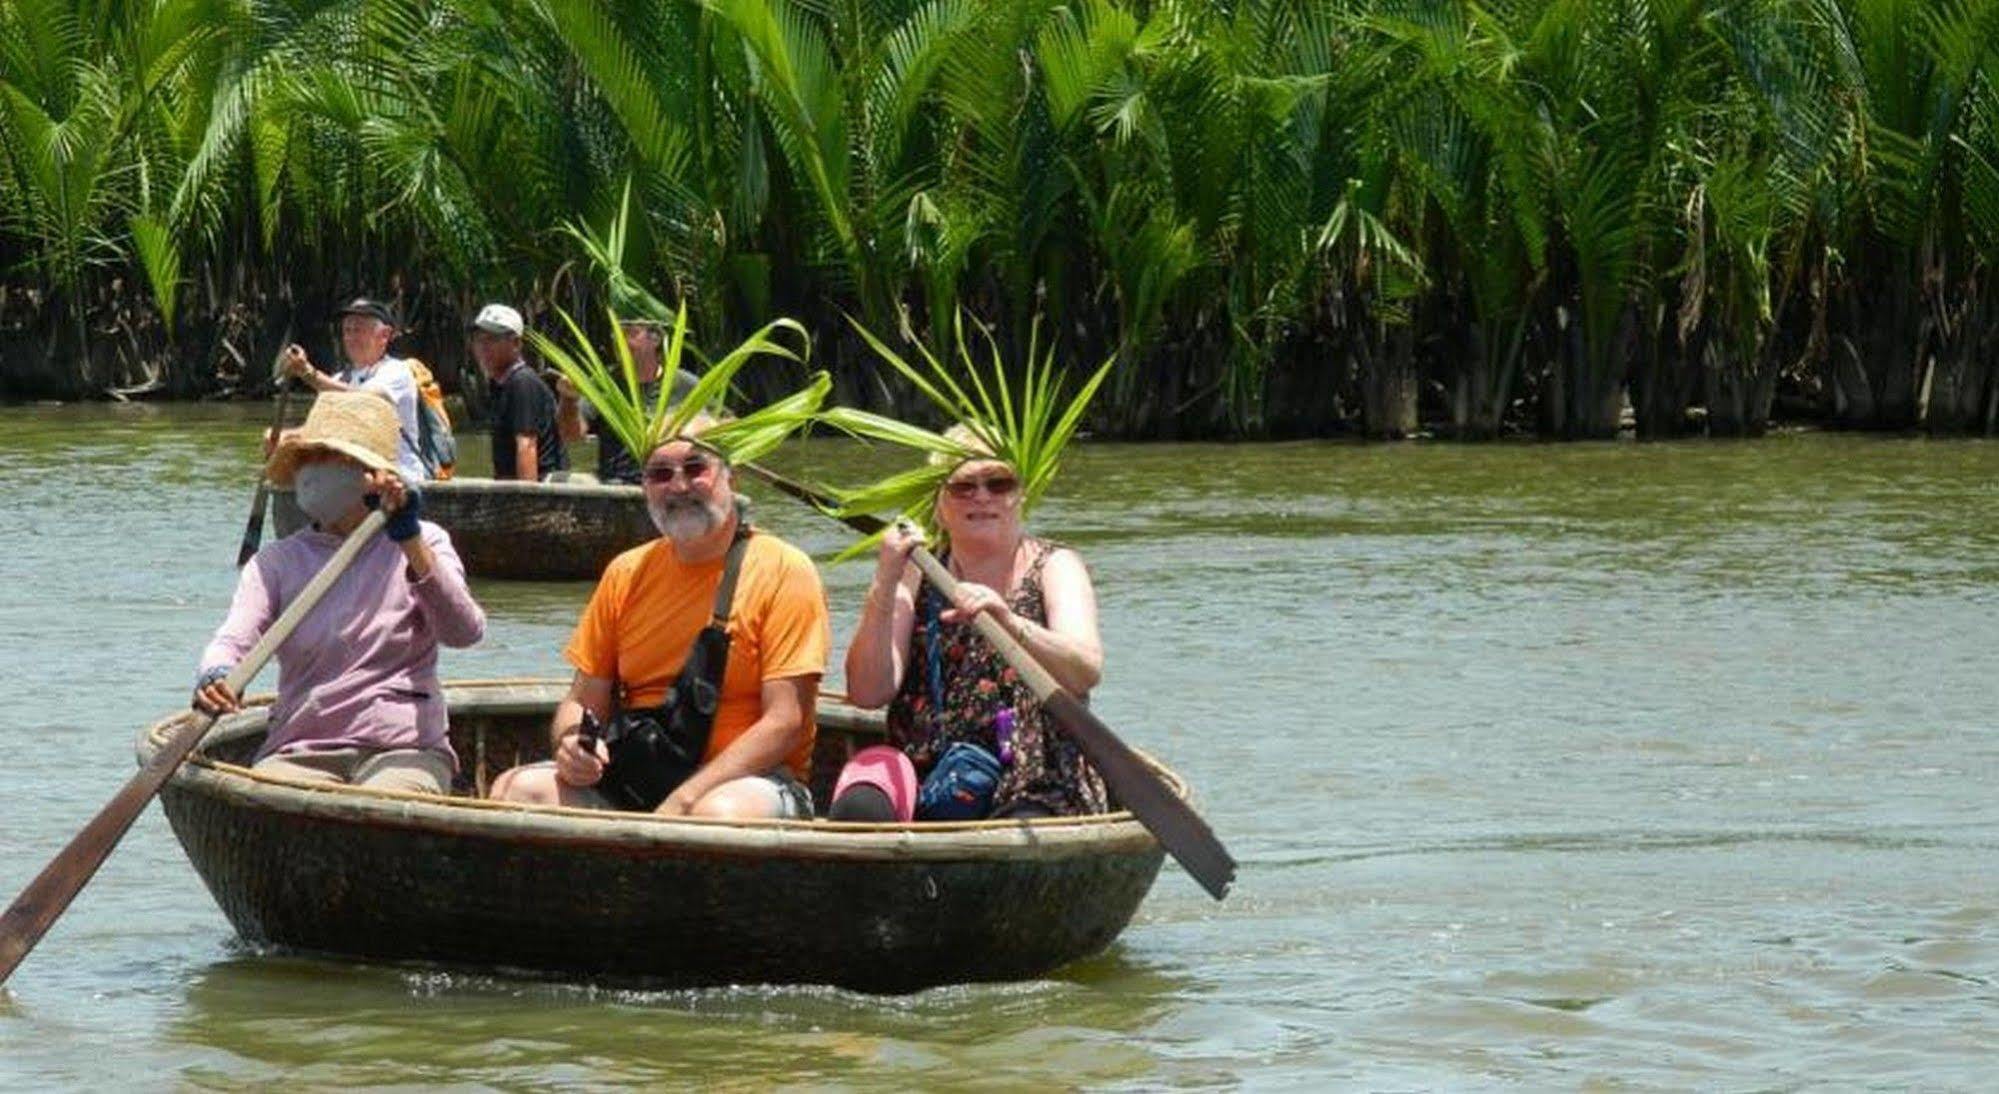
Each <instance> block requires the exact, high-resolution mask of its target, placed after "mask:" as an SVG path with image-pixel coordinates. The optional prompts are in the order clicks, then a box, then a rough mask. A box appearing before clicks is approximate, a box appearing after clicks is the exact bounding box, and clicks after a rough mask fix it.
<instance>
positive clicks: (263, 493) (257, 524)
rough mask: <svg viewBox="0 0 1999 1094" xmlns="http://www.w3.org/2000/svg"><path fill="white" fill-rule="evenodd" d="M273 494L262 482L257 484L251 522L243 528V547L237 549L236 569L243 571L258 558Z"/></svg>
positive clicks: (251, 508) (251, 507)
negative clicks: (265, 516)
mask: <svg viewBox="0 0 1999 1094" xmlns="http://www.w3.org/2000/svg"><path fill="white" fill-rule="evenodd" d="M270 499H271V493H270V490H269V488H267V487H266V486H265V485H264V483H263V482H262V481H259V482H258V483H257V497H256V500H255V501H252V502H251V503H250V522H249V523H248V524H247V525H245V526H244V528H243V545H242V546H241V547H239V548H237V549H236V568H237V569H239V570H240V569H242V568H243V567H244V566H246V565H248V564H249V562H250V560H251V559H253V558H255V557H257V548H258V547H259V546H261V545H262V544H263V542H264V509H265V507H266V506H268V505H269V504H270Z"/></svg>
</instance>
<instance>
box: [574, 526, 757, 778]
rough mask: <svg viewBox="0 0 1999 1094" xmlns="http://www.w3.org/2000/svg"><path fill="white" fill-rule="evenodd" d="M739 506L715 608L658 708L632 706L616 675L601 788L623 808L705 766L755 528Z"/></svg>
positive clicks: (726, 669) (612, 687)
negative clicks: (745, 559) (626, 703)
mask: <svg viewBox="0 0 1999 1094" xmlns="http://www.w3.org/2000/svg"><path fill="white" fill-rule="evenodd" d="M740 514H741V511H740V510H738V523H737V525H736V534H735V537H734V538H733V539H731V540H730V541H729V550H728V554H727V555H726V556H725V558H724V560H723V563H722V581H721V584H720V585H719V586H717V588H716V590H715V610H714V613H713V616H712V618H711V619H710V620H709V622H708V625H707V626H705V627H703V628H702V629H701V630H700V631H699V632H698V633H697V634H696V635H695V636H694V642H693V644H692V645H691V646H690V647H689V648H688V651H687V657H686V658H685V660H683V661H682V662H681V666H680V672H679V673H678V674H676V676H675V678H674V681H673V685H672V686H671V687H670V688H669V689H668V690H667V694H666V701H665V702H664V703H663V704H662V705H660V706H659V707H657V708H655V709H652V710H629V711H628V710H624V709H622V708H623V702H622V699H623V697H622V695H621V694H620V693H621V691H622V687H621V685H620V684H619V683H618V681H617V680H616V678H613V679H612V681H611V718H610V721H609V722H608V723H607V725H606V734H607V741H608V743H609V746H610V753H611V763H610V765H609V766H608V767H607V768H606V769H605V771H604V777H603V779H602V780H601V781H600V782H599V784H598V785H599V788H600V790H601V791H602V792H603V793H605V794H606V795H607V796H609V797H610V798H611V799H612V800H613V801H615V802H617V803H619V804H620V805H621V806H622V807H623V808H627V809H635V810H642V811H649V810H651V809H652V808H653V807H654V806H656V805H658V804H659V802H660V801H661V800H663V799H664V798H665V797H666V795H668V794H669V793H671V792H672V791H673V788H674V787H676V786H678V785H680V783H681V782H682V781H684V780H685V779H687V778H688V777H689V776H691V775H692V774H694V772H695V771H696V770H697V769H699V767H700V766H701V763H702V758H703V756H705V755H706V753H707V749H708V740H709V737H710V735H711V734H712V733H713V731H714V728H715V714H716V712H717V711H718V710H719V709H720V707H721V697H722V678H723V676H724V674H726V673H727V671H728V665H729V645H730V643H729V615H730V612H731V610H732V608H733V607H734V601H735V598H736V579H737V578H738V577H739V576H740V575H741V572H742V565H743V557H744V555H745V554H746V553H747V551H748V549H749V542H750V536H751V534H752V532H753V530H752V529H751V528H750V525H749V522H748V521H747V520H743V519H742V518H741V515H740Z"/></svg>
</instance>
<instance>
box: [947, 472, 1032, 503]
mask: <svg viewBox="0 0 1999 1094" xmlns="http://www.w3.org/2000/svg"><path fill="white" fill-rule="evenodd" d="M981 486H983V487H985V488H986V493H988V494H991V495H992V496H993V497H996V498H1003V497H1006V496H1007V495H1008V494H1011V493H1013V492H1014V491H1015V490H1018V489H1020V480H1019V479H1016V478H1014V477H1013V476H1012V475H988V476H986V477H985V478H982V479H952V480H951V481H949V482H947V483H945V484H944V489H945V490H946V491H948V492H949V493H950V495H951V496H952V497H954V498H969V497H971V496H973V495H974V494H977V493H978V492H979V487H981Z"/></svg>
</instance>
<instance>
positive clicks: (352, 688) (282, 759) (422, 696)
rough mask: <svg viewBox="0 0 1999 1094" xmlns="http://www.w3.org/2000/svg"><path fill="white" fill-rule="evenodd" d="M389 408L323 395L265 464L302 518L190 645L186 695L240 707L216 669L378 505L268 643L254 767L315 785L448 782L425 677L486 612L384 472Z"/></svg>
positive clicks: (435, 692) (390, 447) (262, 555)
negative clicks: (318, 587) (342, 563)
mask: <svg viewBox="0 0 1999 1094" xmlns="http://www.w3.org/2000/svg"><path fill="white" fill-rule="evenodd" d="M396 437H397V425H396V415H395V411H394V409H393V408H391V407H390V406H389V404H388V403H387V402H386V401H385V400H383V399H382V398H381V397H380V396H377V395H374V394H372V393H366V392H354V393H340V392H329V393H326V394H323V395H321V396H320V397H319V398H318V399H317V400H316V401H315V402H314V403H313V406H312V412H311V414H309V415H307V417H306V420H305V425H304V426H302V427H300V428H299V429H298V430H297V431H296V432H294V433H291V434H289V435H287V436H286V437H285V439H284V441H283V442H282V443H280V444H279V445H278V448H277V451H276V452H274V453H272V455H271V462H270V464H269V466H268V467H267V468H266V469H265V475H266V476H267V477H268V478H269V479H270V481H271V482H272V483H273V484H275V485H278V486H292V487H293V488H294V489H295V490H296V491H297V495H298V502H299V507H300V508H301V509H303V510H305V513H306V515H307V516H308V517H310V518H311V519H312V526H311V527H310V528H307V529H303V530H301V531H299V532H297V533H295V534H293V535H290V536H287V537H285V538H284V539H281V540H278V541H277V542H275V543H271V544H268V545H266V546H265V547H264V548H263V549H262V550H260V551H258V552H257V555H256V557H255V558H253V559H251V560H250V563H249V565H247V566H245V567H243V575H242V577H241V579H240V580H238V582H237V583H236V598H235V600H234V601H233V602H232V603H231V604H230V605H229V615H228V617H227V618H226V619H224V620H223V621H222V626H221V627H220V628H219V629H217V630H216V632H215V637H214V638H212V639H210V640H209V643H208V648H207V649H205V650H203V651H202V655H201V669H200V673H199V676H198V677H197V679H196V683H195V693H194V701H195V705H196V706H198V707H201V708H203V709H205V710H209V711H214V712H217V713H225V712H229V711H234V710H240V709H241V704H240V702H239V700H240V696H237V695H234V694H232V693H231V692H230V690H229V686H228V684H227V683H226V682H225V681H224V679H223V678H224V677H226V676H228V675H229V671H230V670H231V669H232V668H234V667H235V665H236V663H237V662H238V661H239V660H241V659H242V657H243V655H244V654H245V653H247V652H249V649H250V647H251V646H253V645H255V644H256V642H257V639H258V637H259V636H260V635H262V634H263V632H264V629H265V628H266V627H269V626H270V625H271V623H272V622H274V621H275V620H276V619H277V618H278V615H279V613H281V612H283V611H284V609H285V606H286V605H287V604H289V603H290V602H291V600H292V598H294V597H296V596H297V595H298V594H299V593H300V591H302V590H303V589H304V588H305V586H306V583H307V582H309V581H311V580H312V577H313V575H314V574H316V573H318V572H319V569H320V567H321V566H323V565H325V563H326V561H327V559H328V558H330V557H332V555H333V552H334V551H335V550H336V549H337V548H338V547H339V546H340V544H341V541H342V540H344V539H345V538H346V536H347V533H348V532H351V531H352V530H353V529H354V528H355V527H356V526H357V525H359V524H360V523H361V521H362V519H363V518H365V517H366V516H367V513H368V506H369V504H370V503H371V502H374V503H378V504H380V505H381V507H382V509H383V510H384V511H385V512H387V513H388V514H389V521H388V523H387V525H385V526H384V529H383V531H384V533H385V535H384V536H383V537H382V538H379V539H376V540H374V541H373V542H371V543H369V544H368V545H367V546H366V547H364V548H362V550H361V553H360V554H359V555H357V556H356V557H355V559H354V562H353V564H352V565H351V566H350V567H349V568H348V571H347V573H345V574H343V575H342V576H341V578H340V580H339V581H337V582H335V583H334V585H333V587H332V588H331V589H329V590H328V591H327V593H326V597H325V599H323V600H321V601H320V602H319V605H318V607H316V608H314V609H313V611H312V613H311V614H310V615H308V616H307V617H306V618H305V619H304V620H302V621H301V622H300V623H299V626H298V629H296V630H294V631H293V632H292V634H291V637H289V638H287V639H286V640H285V642H284V643H283V644H282V645H280V646H279V647H278V667H279V674H278V699H277V702H276V703H275V704H273V705H272V707H271V716H270V727H269V730H268V732H267V733H266V735H265V737H264V743H263V747H262V748H260V749H258V751H257V758H256V770H257V771H259V772H262V773H264V774H269V775H278V776H281V777H284V778H288V779H300V780H306V781H311V782H344V783H352V784H354V785H357V786H367V787H374V788H383V789H391V790H412V791H425V792H430V793H438V794H442V793H445V792H446V791H448V790H449V789H450V786H451V779H452V775H453V773H454V772H455V771H456V770H457V768H458V760H457V757H456V756H455V755H454V754H453V753H452V751H451V743H450V741H449V739H448V738H447V736H446V732H445V731H446V728H447V726H446V712H445V706H444V695H443V692H442V689H441V688H440V686H439V684H438V679H437V647H438V645H439V644H440V643H442V644H444V645H447V646H453V647H464V646H470V645H472V644H473V643H475V642H477V641H479V639H480V637H481V636H482V635H483V634H484V633H485V629H486V615H485V613H484V612H483V611H482V610H480V608H479V605H478V603H477V602H476V601H474V600H473V599H472V594H471V591H470V590H469V589H467V588H466V585H465V568H464V566H463V565H462V564H461V563H460V562H459V561H458V553H457V552H456V551H454V550H452V547H451V537H450V536H449V535H447V534H446V533H445V531H444V529H442V528H439V527H438V526H437V525H435V524H430V523H427V522H424V521H420V520H418V519H417V518H418V514H419V512H420V511H421V509H422V496H421V495H420V494H419V493H418V492H417V491H416V490H415V489H413V488H411V487H409V486H407V485H406V484H405V483H404V482H403V480H402V478H401V477H400V476H398V475H397V473H396V462H395V460H396Z"/></svg>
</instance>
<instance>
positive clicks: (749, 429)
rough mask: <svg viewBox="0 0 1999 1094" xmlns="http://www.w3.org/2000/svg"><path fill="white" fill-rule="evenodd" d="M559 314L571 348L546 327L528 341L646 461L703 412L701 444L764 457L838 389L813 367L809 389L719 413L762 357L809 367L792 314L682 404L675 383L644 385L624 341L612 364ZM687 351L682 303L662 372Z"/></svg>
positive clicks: (714, 371)
mask: <svg viewBox="0 0 1999 1094" xmlns="http://www.w3.org/2000/svg"><path fill="white" fill-rule="evenodd" d="M557 314H558V315H560V316H561V317H562V322H563V324H564V325H565V326H567V327H568V328H569V335H570V342H569V344H568V345H564V344H563V343H561V342H558V341H556V340H555V339H553V338H550V337H548V336H547V335H544V334H542V333H541V332H540V331H531V332H529V334H528V338H529V339H530V340H531V341H532V342H533V344H534V347H535V349H536V350H537V351H539V352H540V353H541V355H542V356H543V358H544V359H546V360H547V361H548V362H549V363H551V364H553V365H554V366H555V367H556V368H557V369H559V370H561V372H562V374H563V375H564V376H566V377H568V378H569V382H570V383H572V384H575V385H576V390H577V391H578V392H579V393H580V394H581V395H582V396H583V397H584V398H585V399H588V400H590V403H591V405H593V406H595V407H596V408H597V414H598V420H599V421H600V422H602V423H603V426H604V428H606V429H608V430H610V431H611V432H612V433H613V434H615V435H616V436H617V438H618V440H620V441H622V442H624V445H625V449H626V450H627V451H629V452H631V453H632V454H633V456H634V457H636V458H637V459H639V460H640V461H642V462H643V461H644V459H645V458H646V456H647V455H648V454H649V453H651V452H652V450H653V449H655V448H657V447H659V446H660V445H661V444H662V443H664V442H666V441H668V440H671V439H672V438H675V437H683V436H688V437H691V436H692V433H691V430H692V428H693V427H695V426H696V425H697V422H696V419H697V418H700V417H702V416H703V415H708V416H710V417H712V418H714V419H715V420H713V421H711V422H709V423H706V424H705V425H702V426H701V428H700V429H699V433H700V438H699V439H700V443H701V445H702V446H703V447H705V448H710V449H713V450H714V451H716V452H719V453H721V455H722V458H723V459H726V460H728V461H729V462H730V463H732V464H741V463H745V462H748V461H751V460H755V459H759V458H761V457H763V456H766V455H768V454H769V453H771V452H772V451H773V450H775V449H776V448H777V447H778V446H779V445H781V444H783V443H784V440H785V438H787V437H789V436H790V435H791V434H792V433H794V432H796V431H797V430H799V429H801V428H803V427H804V426H805V425H807V424H808V423H810V422H811V421H812V420H813V416H814V415H815V414H817V413H818V411H819V406H820V404H821V403H823V402H825V400H826V394H827V392H829V391H831V390H832V387H833V381H832V378H831V377H829V376H827V375H826V373H825V372H824V371H820V372H815V373H813V374H812V376H811V378H810V379H809V380H808V381H807V383H806V385H805V386H804V387H803V388H800V389H799V390H798V391H796V392H793V393H792V394H790V395H787V396H785V397H784V398H781V399H778V400H777V401H776V402H773V403H770V404H769V405H767V406H764V407H761V408H759V409H757V410H754V411H751V412H749V413H747V414H741V415H729V414H727V413H726V412H725V411H718V408H721V407H722V406H723V396H724V395H725V394H726V393H727V392H728V391H729V383H730V381H731V380H732V379H733V378H734V377H735V375H736V373H737V371H738V370H740V369H741V368H742V367H743V366H744V365H747V364H749V363H750V361H752V360H753V359H755V358H757V357H759V356H770V357H781V358H784V359H786V360H789V361H797V362H799V363H801V364H803V363H804V362H805V360H806V358H807V357H808V356H809V355H810V351H811V339H810V338H809V337H808V336H807V335H806V333H805V328H804V327H802V326H800V325H799V324H798V323H796V322H794V321H792V320H790V319H777V320H773V321H772V322H770V323H767V324H765V325H764V326H763V327H762V328H760V329H758V330H757V331H755V332H754V333H752V334H751V335H750V336H749V337H748V338H746V339H744V340H743V341H742V343H741V344H740V345H738V346H736V348H735V349H732V350H730V351H729V352H728V353H726V354H724V355H723V356H722V357H721V358H720V359H718V360H716V361H715V363H714V364H712V365H710V366H709V367H708V370H707V371H706V372H705V373H703V374H702V376H701V379H700V380H699V381H698V382H696V383H695V385H694V387H693V388H692V389H691V390H689V391H688V392H687V394H686V395H685V397H683V398H681V399H680V400H679V401H677V402H676V401H674V399H673V386H674V385H672V384H670V383H661V384H659V385H658V388H657V390H656V391H655V392H653V393H651V394H650V395H648V394H647V393H646V392H645V390H644V389H643V388H642V387H641V385H640V384H639V377H638V370H637V368H636V367H635V366H634V365H633V363H632V354H631V350H630V349H628V348H627V347H626V346H625V342H624V339H622V338H614V339H612V340H611V342H612V344H613V345H614V346H616V347H617V357H616V359H615V361H606V360H605V359H604V358H603V356H602V355H600V354H599V353H598V352H597V349H596V346H595V345H594V344H593V343H592V342H591V340H590V338H589V337H588V336H587V335H585V334H584V332H583V328H582V327H581V326H580V325H579V324H578V323H577V322H576V320H575V319H573V318H572V317H571V316H570V315H569V313H568V312H565V311H561V310H560V309H558V311H557ZM609 315H610V319H611V327H612V329H613V330H615V329H617V325H618V322H619V316H618V314H617V312H616V311H611V312H610V313H609ZM784 331H788V332H790V333H792V334H795V335H797V336H798V340H799V347H800V348H799V351H797V352H794V351H793V350H792V349H791V348H790V347H789V346H786V345H785V344H784V343H783V342H781V341H779V340H778V338H777V335H778V334H779V332H784ZM686 352H687V306H686V304H684V303H683V304H682V305H681V306H680V308H679V309H678V310H677V311H676V313H675V314H674V319H673V331H672V333H671V335H670V336H669V337H668V338H667V341H666V345H665V347H664V348H663V350H662V352H661V355H660V356H661V365H662V368H661V371H660V375H661V376H675V375H678V374H679V370H680V360H681V357H682V355H683V354H685V353H686Z"/></svg>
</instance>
